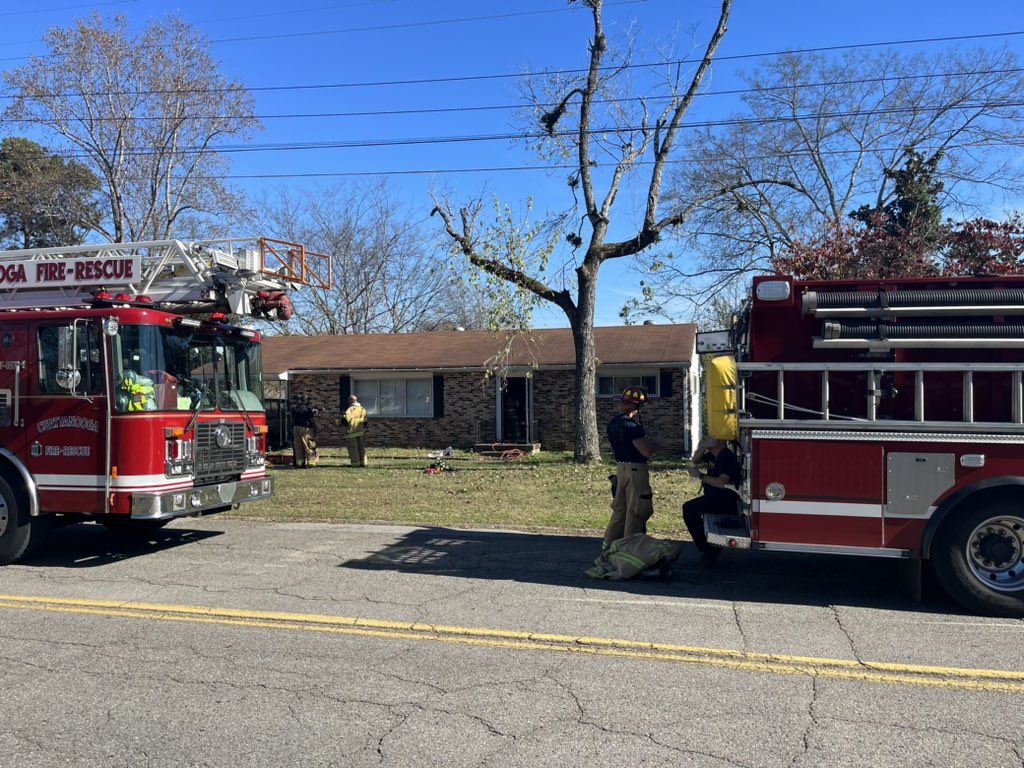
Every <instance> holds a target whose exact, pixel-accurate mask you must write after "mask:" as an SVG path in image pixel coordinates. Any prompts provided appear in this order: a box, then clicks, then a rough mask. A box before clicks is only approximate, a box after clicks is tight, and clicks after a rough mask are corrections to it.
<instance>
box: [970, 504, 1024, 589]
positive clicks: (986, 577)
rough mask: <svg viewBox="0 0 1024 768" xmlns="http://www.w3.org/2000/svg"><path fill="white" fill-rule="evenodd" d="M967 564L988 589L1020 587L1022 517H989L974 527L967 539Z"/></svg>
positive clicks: (1023, 584) (1022, 581)
mask: <svg viewBox="0 0 1024 768" xmlns="http://www.w3.org/2000/svg"><path fill="white" fill-rule="evenodd" d="M967 564H968V565H969V566H970V569H971V573H973V574H974V577H975V578H976V579H978V581H980V582H982V583H983V584H984V585H985V586H987V587H989V588H990V589H995V590H999V591H1000V592H1014V591H1017V590H1019V589H1021V588H1022V587H1024V517H1017V516H1016V515H1003V516H1000V517H993V518H992V519H990V520H986V521H985V522H983V523H982V524H981V525H979V526H978V527H977V528H975V529H974V531H973V532H972V533H971V535H970V537H969V538H968V539H967Z"/></svg>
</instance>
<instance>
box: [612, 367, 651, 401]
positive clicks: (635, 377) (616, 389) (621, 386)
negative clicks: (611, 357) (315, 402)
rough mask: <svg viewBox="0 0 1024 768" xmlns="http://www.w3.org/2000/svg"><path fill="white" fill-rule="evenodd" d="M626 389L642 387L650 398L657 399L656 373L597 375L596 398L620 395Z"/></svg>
mask: <svg viewBox="0 0 1024 768" xmlns="http://www.w3.org/2000/svg"><path fill="white" fill-rule="evenodd" d="M626 387H643V388H644V389H645V390H647V394H648V395H650V396H651V397H658V394H659V393H658V374H657V372H650V373H647V372H639V373H625V372H622V373H616V374H615V375H608V376H604V375H598V377H597V396H598V397H614V396H615V395H621V394H622V392H623V390H625V389H626Z"/></svg>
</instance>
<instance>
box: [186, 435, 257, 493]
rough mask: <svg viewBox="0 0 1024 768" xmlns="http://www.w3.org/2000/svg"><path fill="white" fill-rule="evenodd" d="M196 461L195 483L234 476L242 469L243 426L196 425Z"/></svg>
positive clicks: (243, 460) (243, 459)
mask: <svg viewBox="0 0 1024 768" xmlns="http://www.w3.org/2000/svg"><path fill="white" fill-rule="evenodd" d="M195 461H196V484H197V485H200V484H204V483H216V482H222V481H224V480H230V479H233V478H237V477H238V476H239V475H240V474H242V472H243V470H244V469H245V425H244V424H241V423H239V422H212V423H210V422H207V423H202V424H197V425H196V454H195Z"/></svg>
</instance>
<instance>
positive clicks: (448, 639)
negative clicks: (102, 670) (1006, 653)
mask: <svg viewBox="0 0 1024 768" xmlns="http://www.w3.org/2000/svg"><path fill="white" fill-rule="evenodd" d="M0 608H8V609H15V610H27V611H46V612H51V613H72V614H84V615H92V616H110V617H120V618H130V619H148V620H152V621H177V622H189V623H195V624H218V625H224V626H234V627H258V628H262V629H279V630H281V629H283V630H292V631H302V632H321V633H328V634H341V635H357V636H361V637H376V638H384V639H389V640H415V641H423V640H428V641H433V642H439V643H450V644H456V645H468V646H481V647H487V648H507V649H513V650H524V651H548V652H554V653H576V654H584V655H589V656H614V657H618V658H627V659H637V660H644V661H663V662H675V663H682V664H697V665H701V666H709V667H722V668H726V669H735V670H742V671H745V672H764V673H768V674H775V675H806V676H810V677H824V678H832V679H838V680H859V681H863V682H868V683H887V684H891V685H914V686H925V687H930V688H947V689H955V690H968V691H985V692H991V693H1010V694H1024V672H1013V671H1004V670H996V669H961V668H956V667H932V666H925V665H917V664H887V663H883V662H875V661H853V660H849V659H819V658H813V657H807V656H786V655H781V654H770V653H747V652H744V651H731V650H726V649H720V648H699V647H693V646H686V645H670V644H665V643H644V642H637V641H631V640H614V639H609V638H601V637H574V636H571V635H551V634H543V633H536V632H513V631H508V630H500V629H486V628H474V627H451V626H443V625H434V624H420V623H408V622H397V621H378V620H374V619H359V618H348V617H344V616H319V615H315V614H305V613H276V612H271V611H245V610H233V609H227V608H204V607H200V606H189V605H162V604H154V603H132V602H118V601H110V600H73V599H63V598H50V597H32V596H28V595H0Z"/></svg>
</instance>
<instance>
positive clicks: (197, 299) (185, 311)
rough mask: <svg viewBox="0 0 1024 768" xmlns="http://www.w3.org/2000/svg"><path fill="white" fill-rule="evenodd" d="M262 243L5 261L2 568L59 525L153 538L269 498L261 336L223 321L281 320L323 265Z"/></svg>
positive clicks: (0, 407)
mask: <svg viewBox="0 0 1024 768" xmlns="http://www.w3.org/2000/svg"><path fill="white" fill-rule="evenodd" d="M250 245H251V243H249V241H245V245H243V244H240V243H239V242H236V241H216V242H204V243H182V242H180V241H154V242H148V243H120V244H114V245H104V246H78V247H73V248H65V249H36V250H28V251H9V252H4V253H0V302H2V304H0V310H4V311H0V564H7V563H11V562H14V561H16V560H18V559H19V558H21V557H23V556H25V554H26V553H27V552H29V551H30V550H31V549H33V548H34V547H36V546H38V545H39V543H40V542H41V540H42V538H43V536H44V534H45V531H46V530H47V528H48V527H49V526H50V525H51V524H53V523H54V522H57V521H63V522H67V521H76V520H81V519H93V520H96V521H98V522H101V523H103V524H105V525H107V526H108V527H111V528H116V529H119V530H151V529H153V528H157V527H160V526H162V525H164V524H166V523H167V522H168V521H169V520H172V519H174V518H176V517H180V516H184V515H200V514H207V513H212V512H218V511H221V510H224V509H229V508H231V507H233V506H237V505H239V504H241V503H243V502H248V501H258V500H262V499H267V498H269V497H271V496H272V495H273V484H272V480H271V478H270V477H268V476H267V474H266V469H265V454H266V434H267V426H266V415H265V412H264V408H263V389H262V386H263V385H262V369H261V361H260V335H259V333H258V332H257V331H256V330H255V329H252V328H246V327H242V326H239V325H235V324H231V323H228V322H226V315H225V314H224V313H226V312H231V313H236V314H239V315H243V316H256V317H260V316H263V317H275V316H279V317H283V316H285V315H286V314H287V313H289V312H290V302H289V301H288V298H287V294H286V290H288V289H291V288H295V287H297V286H299V285H304V284H309V283H310V277H311V276H312V274H313V272H312V270H310V269H309V268H308V266H307V261H311V260H308V258H307V257H309V256H310V255H311V254H307V253H306V252H305V251H304V249H302V247H301V246H296V245H293V244H289V243H279V242H275V241H268V240H260V241H257V242H256V244H255V245H256V247H255V248H252V249H249V247H248V246H250ZM326 274H327V275H329V268H328V269H327V270H326ZM314 282H316V281H314Z"/></svg>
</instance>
